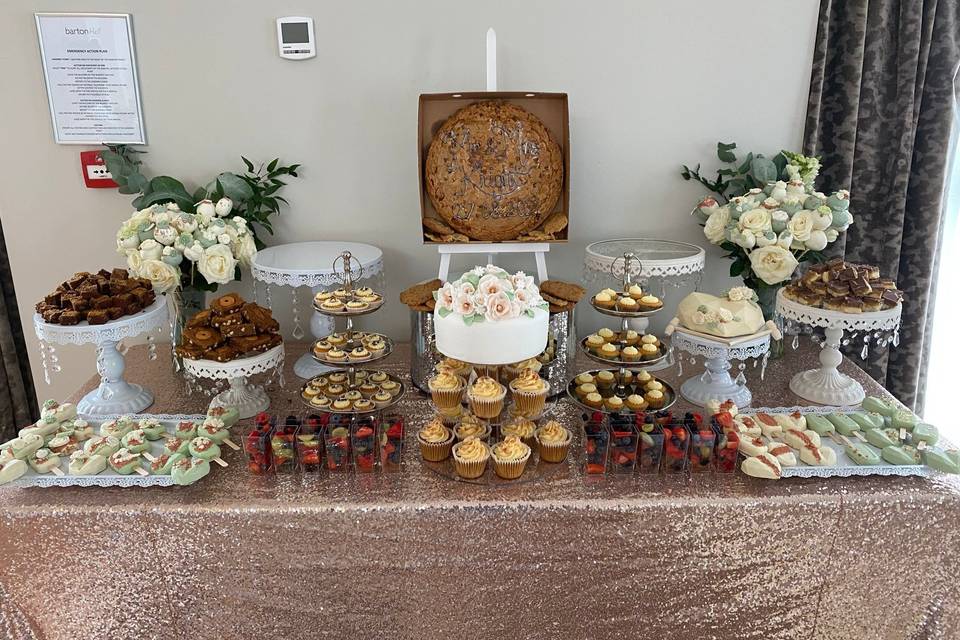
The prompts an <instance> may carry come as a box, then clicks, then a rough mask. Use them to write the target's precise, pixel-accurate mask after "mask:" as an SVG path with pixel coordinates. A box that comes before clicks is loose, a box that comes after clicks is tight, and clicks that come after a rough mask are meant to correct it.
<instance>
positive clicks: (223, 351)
mask: <svg viewBox="0 0 960 640" xmlns="http://www.w3.org/2000/svg"><path fill="white" fill-rule="evenodd" d="M239 355H240V354H239V353H237V350H236V349H234V348H233V347H231V346H230V345H227V344H225V345H223V346H221V347H217V348H216V349H209V350H207V351H205V352H204V354H203V357H204V358H206V359H208V360H214V361H215V362H230V361H231V360H235V359H236V358H237V356H239Z"/></svg>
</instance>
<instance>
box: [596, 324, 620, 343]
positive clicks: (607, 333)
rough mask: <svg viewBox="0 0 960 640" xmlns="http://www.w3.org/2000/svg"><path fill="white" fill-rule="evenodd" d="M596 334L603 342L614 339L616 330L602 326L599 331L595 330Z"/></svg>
mask: <svg viewBox="0 0 960 640" xmlns="http://www.w3.org/2000/svg"><path fill="white" fill-rule="evenodd" d="M597 335H598V336H600V337H601V338H603V341H604V342H613V341H614V340H616V339H617V334H616V332H615V331H613V330H612V329H608V328H606V327H604V328H603V329H600V331H597Z"/></svg>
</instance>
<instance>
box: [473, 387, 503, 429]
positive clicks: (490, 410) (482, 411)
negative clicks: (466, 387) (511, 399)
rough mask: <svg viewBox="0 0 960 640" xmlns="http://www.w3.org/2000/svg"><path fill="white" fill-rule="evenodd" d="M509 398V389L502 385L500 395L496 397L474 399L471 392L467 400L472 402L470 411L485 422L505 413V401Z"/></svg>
mask: <svg viewBox="0 0 960 640" xmlns="http://www.w3.org/2000/svg"><path fill="white" fill-rule="evenodd" d="M505 397H507V388H506V387H504V386H503V385H500V393H498V394H497V395H495V396H483V397H474V395H473V394H471V393H470V392H469V391H468V392H467V400H469V402H470V411H472V412H473V415H475V416H477V417H478V418H483V419H484V420H492V419H494V418H497V417H498V416H499V415H500V413H501V412H502V411H503V399H504V398H505Z"/></svg>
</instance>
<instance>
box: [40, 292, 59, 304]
mask: <svg viewBox="0 0 960 640" xmlns="http://www.w3.org/2000/svg"><path fill="white" fill-rule="evenodd" d="M43 301H44V302H46V303H47V304H49V305H51V306H54V307H59V306H60V292H59V291H54V292H53V293H51V294H50V295H48V296H44V298H43Z"/></svg>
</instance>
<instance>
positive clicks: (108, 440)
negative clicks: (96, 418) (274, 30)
mask: <svg viewBox="0 0 960 640" xmlns="http://www.w3.org/2000/svg"><path fill="white" fill-rule="evenodd" d="M119 448H120V441H119V440H117V439H116V438H114V437H113V436H96V437H93V438H90V439H89V440H87V442H86V444H84V445H83V450H84V451H86V452H87V453H89V454H90V455H92V456H103V457H104V458H109V457H110V456H111V455H113V454H114V453H115V452H116V451H117V450H118V449H119Z"/></svg>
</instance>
